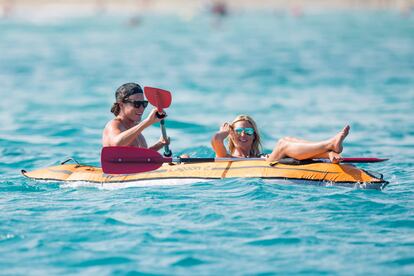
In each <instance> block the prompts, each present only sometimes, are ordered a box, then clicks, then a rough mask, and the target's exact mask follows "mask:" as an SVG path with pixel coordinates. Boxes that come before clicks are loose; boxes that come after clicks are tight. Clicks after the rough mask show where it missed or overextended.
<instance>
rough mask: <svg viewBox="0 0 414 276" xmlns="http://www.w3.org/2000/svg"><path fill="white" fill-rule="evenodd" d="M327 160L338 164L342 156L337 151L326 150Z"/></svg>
mask: <svg viewBox="0 0 414 276" xmlns="http://www.w3.org/2000/svg"><path fill="white" fill-rule="evenodd" d="M328 156H329V160H331V162H332V163H334V164H338V163H339V162H341V161H342V157H341V155H340V154H339V153H336V152H334V151H330V152H328Z"/></svg>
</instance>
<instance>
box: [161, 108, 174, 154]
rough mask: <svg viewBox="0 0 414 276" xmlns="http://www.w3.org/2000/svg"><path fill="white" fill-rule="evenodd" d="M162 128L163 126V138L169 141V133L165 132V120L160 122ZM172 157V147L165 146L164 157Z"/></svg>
mask: <svg viewBox="0 0 414 276" xmlns="http://www.w3.org/2000/svg"><path fill="white" fill-rule="evenodd" d="M157 114H158V113H157ZM160 126H161V133H162V138H164V141H168V137H167V131H166V130H165V122H164V119H162V120H161V121H160ZM171 155H172V152H171V150H170V147H169V146H168V145H164V156H165V157H171Z"/></svg>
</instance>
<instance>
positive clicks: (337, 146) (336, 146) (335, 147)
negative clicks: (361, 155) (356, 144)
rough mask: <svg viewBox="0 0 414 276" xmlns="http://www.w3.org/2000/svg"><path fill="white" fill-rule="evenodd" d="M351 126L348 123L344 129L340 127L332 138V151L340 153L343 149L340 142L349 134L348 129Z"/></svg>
mask: <svg viewBox="0 0 414 276" xmlns="http://www.w3.org/2000/svg"><path fill="white" fill-rule="evenodd" d="M350 128H351V127H350V126H349V125H346V126H345V127H344V129H342V130H341V131H340V132H338V134H336V135H335V136H334V137H333V138H332V151H334V152H336V153H341V152H342V150H343V147H342V142H343V141H344V139H345V137H346V136H348V134H349V129H350Z"/></svg>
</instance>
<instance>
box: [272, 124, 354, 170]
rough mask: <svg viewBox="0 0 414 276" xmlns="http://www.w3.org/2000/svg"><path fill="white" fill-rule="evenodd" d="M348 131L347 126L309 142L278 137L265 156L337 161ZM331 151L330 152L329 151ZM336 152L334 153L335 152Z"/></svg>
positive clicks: (275, 159)
mask: <svg viewBox="0 0 414 276" xmlns="http://www.w3.org/2000/svg"><path fill="white" fill-rule="evenodd" d="M348 133H349V126H345V127H344V129H343V130H342V131H340V132H338V133H337V134H336V135H335V136H334V137H332V138H331V139H328V140H326V141H321V142H309V141H306V140H301V139H297V138H292V137H287V138H282V139H280V140H279V141H278V142H277V144H276V146H275V148H274V149H273V152H272V153H271V154H270V155H269V157H268V158H267V160H268V161H277V160H279V159H282V158H284V157H292V158H295V159H298V160H304V159H310V158H330V159H331V160H332V161H335V162H338V161H339V159H340V155H339V153H341V152H342V149H343V147H342V142H343V141H344V139H345V137H346V136H347V135H348ZM330 152H332V153H330ZM335 153H336V154H335Z"/></svg>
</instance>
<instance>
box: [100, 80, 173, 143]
mask: <svg viewBox="0 0 414 276" xmlns="http://www.w3.org/2000/svg"><path fill="white" fill-rule="evenodd" d="M115 99H116V101H115V103H114V104H113V105H112V108H111V112H112V113H113V114H114V115H115V118H114V119H112V120H110V121H109V122H108V123H107V124H106V126H105V128H104V131H103V135H102V145H103V146H104V147H106V146H135V147H140V148H148V145H147V142H146V140H145V138H144V136H143V135H142V132H143V131H144V129H146V128H147V127H149V126H150V125H152V124H154V123H157V122H159V121H161V119H160V118H158V117H157V112H158V111H157V109H155V108H154V109H153V110H152V111H151V112H150V114H149V115H148V117H147V118H146V119H144V120H142V121H141V118H142V114H143V113H144V110H145V108H146V107H147V105H148V101H146V100H145V99H144V94H143V91H142V88H141V86H139V85H138V84H136V83H125V84H123V85H121V86H120V87H119V88H118V89H117V90H116V92H115ZM163 115H166V114H165V113H164V114H163ZM166 144H169V141H165V140H164V139H163V138H162V137H161V138H160V140H159V141H158V142H157V143H155V144H154V145H153V146H151V147H149V148H150V149H153V150H160V149H161V148H162V147H163V146H164V145H166Z"/></svg>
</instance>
